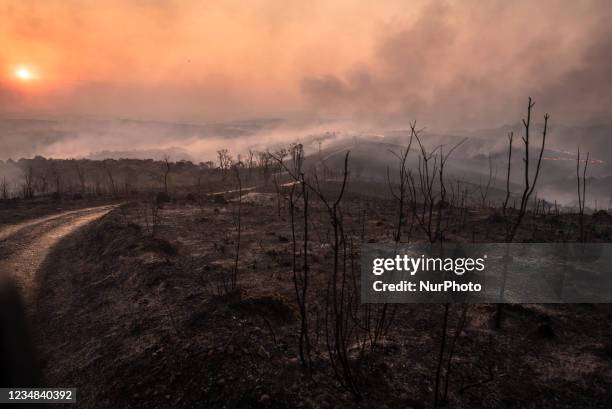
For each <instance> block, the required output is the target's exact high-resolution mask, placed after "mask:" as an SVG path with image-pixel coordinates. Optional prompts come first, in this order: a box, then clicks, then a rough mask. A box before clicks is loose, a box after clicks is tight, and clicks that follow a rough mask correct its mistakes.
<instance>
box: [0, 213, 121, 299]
mask: <svg viewBox="0 0 612 409" xmlns="http://www.w3.org/2000/svg"><path fill="white" fill-rule="evenodd" d="M115 207H117V205H110V206H98V207H89V208H86V209H79V210H71V211H67V212H63V213H58V214H55V215H51V216H45V217H41V218H37V219H33V220H28V221H25V222H22V223H18V224H15V225H11V226H5V227H2V228H0V275H2V276H4V275H8V276H9V277H11V278H12V279H13V280H14V281H15V283H16V284H17V286H18V287H19V288H20V290H21V292H22V295H23V296H24V297H25V299H26V302H28V301H29V300H30V296H31V294H32V290H33V288H34V285H35V276H36V271H37V270H38V268H39V267H40V265H41V264H42V262H43V261H44V259H45V257H47V254H49V250H50V249H51V248H52V247H53V245H55V244H56V243H57V242H58V241H59V240H61V239H62V238H63V237H65V236H67V235H68V234H70V233H72V232H73V231H75V230H77V229H79V228H81V227H83V226H84V225H86V224H87V223H90V222H92V221H94V220H96V219H99V218H100V217H102V216H104V215H105V214H107V213H108V212H110V211H111V210H113V209H114V208H115Z"/></svg>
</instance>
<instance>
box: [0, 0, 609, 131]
mask: <svg viewBox="0 0 612 409" xmlns="http://www.w3.org/2000/svg"><path fill="white" fill-rule="evenodd" d="M611 17H612V4H611V3H610V2H608V1H605V0H592V1H591V0H585V1H573V2H568V1H557V0H542V1H537V2H534V1H526V0H517V1H511V2H509V1H499V0H492V1H476V0H465V1H438V0H432V1H428V0H420V1H408V0H376V1H374V0H361V1H353V0H335V1H327V0H311V1H307V2H305V1H294V0H283V1H272V0H248V1H247V0H242V1H241V0H225V1H215V2H207V1H197V0H183V1H179V0H134V1H129V2H126V1H119V0H100V1H86V0H0V70H1V71H0V112H20V113H28V114H31V115H35V114H43V113H45V114H69V115H97V116H110V117H117V116H119V117H131V118H148V119H162V120H193V121H210V120H218V119H225V118H241V117H256V116H265V115H267V116H279V115H281V116H282V115H297V114H299V115H312V116H317V117H326V118H342V119H343V120H353V121H356V122H368V123H370V124H374V125H376V126H394V125H395V124H402V123H404V124H405V123H407V122H408V121H410V120H415V119H416V120H419V121H420V122H421V123H428V124H430V125H432V126H434V127H436V126H437V127H439V128H441V129H456V128H478V127H486V126H496V125H500V124H503V123H508V122H511V121H514V120H516V119H517V118H520V117H521V115H522V114H523V111H524V110H525V105H526V100H527V97H528V96H530V95H531V96H533V97H534V99H535V100H536V102H537V107H538V109H539V110H540V109H541V110H542V111H540V112H539V113H540V114H543V111H544V110H546V111H549V112H550V113H551V115H552V117H553V118H555V119H557V120H558V121H559V122H564V123H572V122H588V121H591V122H592V121H608V119H609V118H610V116H611V114H612V85H611V82H610V81H609V73H610V72H612V46H611V45H612V44H611V41H612V40H611V38H612V25H610V24H609V23H610V21H611V20H610V18H611Z"/></svg>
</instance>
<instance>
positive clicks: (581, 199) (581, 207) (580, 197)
mask: <svg viewBox="0 0 612 409" xmlns="http://www.w3.org/2000/svg"><path fill="white" fill-rule="evenodd" d="M589 154H590V152H587V154H586V159H585V160H584V168H583V169H582V183H580V147H578V154H577V156H576V181H577V185H578V216H579V223H580V241H581V242H583V241H584V205H585V201H586V172H587V168H588V166H589ZM581 187H582V191H581V189H580V188H581Z"/></svg>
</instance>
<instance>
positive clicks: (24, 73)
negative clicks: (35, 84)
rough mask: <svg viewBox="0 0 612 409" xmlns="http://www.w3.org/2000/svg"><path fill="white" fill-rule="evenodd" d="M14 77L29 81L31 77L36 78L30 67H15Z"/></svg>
mask: <svg viewBox="0 0 612 409" xmlns="http://www.w3.org/2000/svg"><path fill="white" fill-rule="evenodd" d="M14 74H15V77H16V78H17V79H19V80H21V81H31V80H33V79H36V74H35V73H34V71H32V69H30V68H28V67H23V66H21V67H17V68H16V69H15V72H14Z"/></svg>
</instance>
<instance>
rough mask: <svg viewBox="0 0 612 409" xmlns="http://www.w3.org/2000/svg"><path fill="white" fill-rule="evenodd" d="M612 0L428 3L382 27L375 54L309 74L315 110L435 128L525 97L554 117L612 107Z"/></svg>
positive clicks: (519, 107) (507, 108) (503, 114)
mask: <svg viewBox="0 0 612 409" xmlns="http://www.w3.org/2000/svg"><path fill="white" fill-rule="evenodd" d="M611 16H612V6H610V4H609V2H605V1H599V0H594V1H586V2H571V3H568V2H564V1H557V0H547V1H542V2H530V1H514V2H505V1H491V2H445V1H431V2H429V4H427V5H426V6H425V7H424V8H423V9H422V10H421V11H420V14H419V17H418V18H417V19H416V20H414V21H412V22H394V23H389V24H386V25H385V26H383V29H382V32H383V34H382V35H381V36H380V38H379V39H378V41H377V42H376V45H375V47H374V50H373V53H372V57H371V58H369V59H367V60H365V61H363V62H362V63H360V64H358V65H355V67H354V68H353V69H351V70H349V71H347V72H346V73H345V74H344V75H334V74H328V75H322V76H308V77H305V78H303V80H302V81H301V90H302V93H303V95H304V97H305V98H306V99H307V100H308V101H309V103H310V107H311V108H312V109H316V110H318V111H319V112H324V113H327V114H330V113H333V114H336V115H342V116H345V117H354V118H361V119H366V120H371V121H374V122H375V123H379V124H389V123H405V122H407V121H408V120H411V119H419V120H420V121H421V122H422V123H427V124H428V125H430V126H434V127H436V128H437V129H446V130H448V129H457V128H477V127H482V126H494V125H499V124H503V123H508V122H510V121H514V120H516V119H517V118H520V117H521V115H522V112H523V111H524V108H525V107H524V106H525V104H526V100H527V97H528V96H533V97H534V99H535V100H536V101H537V102H538V107H539V108H540V109H541V110H547V111H550V112H551V113H552V114H553V118H555V119H557V120H558V121H559V122H565V123H567V122H572V121H588V120H591V119H593V118H600V119H608V118H609V117H610V114H611V113H612V92H611V91H612V84H611V83H610V81H608V80H607V77H608V73H609V72H612V49H611V48H610V47H609V39H610V38H611V37H612V28H611V27H610V25H609V21H610V17H611Z"/></svg>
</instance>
